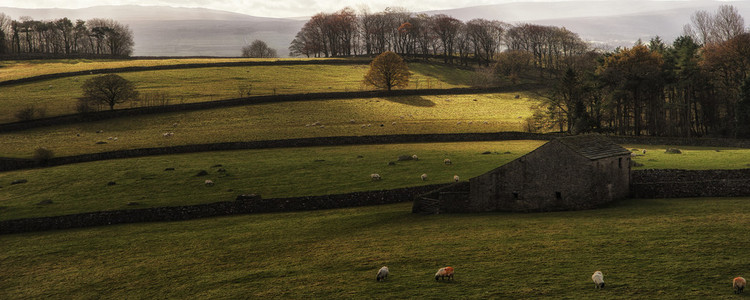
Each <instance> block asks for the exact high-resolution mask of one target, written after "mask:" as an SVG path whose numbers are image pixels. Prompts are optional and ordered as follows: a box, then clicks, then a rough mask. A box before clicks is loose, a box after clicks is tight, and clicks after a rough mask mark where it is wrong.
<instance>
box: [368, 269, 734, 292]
mask: <svg viewBox="0 0 750 300" xmlns="http://www.w3.org/2000/svg"><path fill="white" fill-rule="evenodd" d="M453 272H454V270H453V267H444V268H440V269H439V270H438V271H437V273H435V280H436V281H439V280H440V279H443V280H445V279H453ZM389 274H390V270H388V267H387V266H383V267H382V268H380V270H378V274H377V276H376V277H375V280H376V281H381V280H385V279H386V278H388V275H389ZM591 280H592V281H594V288H596V289H603V288H604V274H602V271H596V272H594V275H591ZM746 283H747V282H746V281H745V278H742V277H735V278H734V280H732V288H733V289H734V293H735V294H739V293H742V291H743V290H744V289H745V284H746Z"/></svg>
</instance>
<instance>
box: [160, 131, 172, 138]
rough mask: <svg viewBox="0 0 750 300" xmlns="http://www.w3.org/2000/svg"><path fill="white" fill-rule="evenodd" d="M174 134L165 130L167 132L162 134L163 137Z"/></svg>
mask: <svg viewBox="0 0 750 300" xmlns="http://www.w3.org/2000/svg"><path fill="white" fill-rule="evenodd" d="M173 135H174V132H165V133H162V134H161V136H163V137H165V138H168V137H171V136H173Z"/></svg>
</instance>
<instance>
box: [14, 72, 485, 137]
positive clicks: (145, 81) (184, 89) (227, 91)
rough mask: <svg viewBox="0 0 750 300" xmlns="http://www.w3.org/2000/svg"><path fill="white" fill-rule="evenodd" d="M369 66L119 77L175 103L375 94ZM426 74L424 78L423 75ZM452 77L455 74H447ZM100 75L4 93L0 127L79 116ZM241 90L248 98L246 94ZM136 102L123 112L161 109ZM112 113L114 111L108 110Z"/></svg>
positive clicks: (461, 75) (464, 78) (424, 83)
mask: <svg viewBox="0 0 750 300" xmlns="http://www.w3.org/2000/svg"><path fill="white" fill-rule="evenodd" d="M412 66H413V67H412V69H413V70H412V71H413V73H414V75H413V77H412V80H411V83H410V86H409V87H408V88H410V89H427V88H439V89H444V88H445V89H447V88H455V87H467V86H468V85H469V84H470V74H471V72H470V71H465V70H457V69H454V68H451V67H446V66H440V65H423V64H420V63H414V64H412ZM368 68H369V66H367V65H293V66H251V67H215V68H195V69H180V70H157V71H142V72H127V73H121V74H119V75H120V76H122V77H123V78H125V79H127V80H130V81H132V82H133V83H134V84H135V85H136V88H137V90H138V91H139V92H140V93H142V94H143V95H146V94H148V93H150V92H162V93H166V94H167V95H168V99H169V103H166V104H178V103H192V102H205V101H214V100H221V99H230V98H240V97H246V96H248V94H249V95H250V96H260V95H275V94H298V93H313V92H347V91H349V92H351V91H362V90H371V89H372V88H371V87H367V86H364V85H363V84H362V78H363V77H364V74H365V72H366V71H367V69H368ZM422 72H424V73H422ZM448 73H451V75H447V74H448ZM92 76H96V75H88V76H76V77H65V78H58V79H50V80H44V81H39V82H32V83H27V84H18V85H12V86H4V87H1V88H0V91H1V92H0V105H2V106H3V107H4V109H3V110H2V112H0V123H8V122H13V121H17V118H16V117H15V113H16V112H17V111H19V110H21V109H24V108H26V107H29V106H32V105H33V106H34V107H36V108H37V109H43V110H44V111H45V115H46V116H48V117H50V116H57V115H64V114H73V113H76V110H75V105H76V102H77V100H76V99H78V98H79V97H81V96H82V93H81V85H82V84H83V82H84V81H86V79H88V78H91V77H92ZM240 88H242V89H243V90H244V91H245V93H244V94H243V95H241V94H240ZM157 104H159V105H160V104H164V103H152V102H149V103H145V102H143V101H132V102H128V103H124V104H119V105H117V106H115V109H118V108H128V107H138V106H148V105H157ZM102 109H109V107H102Z"/></svg>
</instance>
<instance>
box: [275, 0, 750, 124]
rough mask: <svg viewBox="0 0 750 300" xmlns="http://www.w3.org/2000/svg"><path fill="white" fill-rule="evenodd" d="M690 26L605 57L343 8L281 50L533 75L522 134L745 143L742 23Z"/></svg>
mask: <svg viewBox="0 0 750 300" xmlns="http://www.w3.org/2000/svg"><path fill="white" fill-rule="evenodd" d="M690 20H691V22H690V24H686V25H685V27H684V28H683V34H682V35H681V36H680V37H678V38H677V39H675V40H674V41H673V42H672V43H671V44H670V43H667V42H665V41H662V40H661V39H660V38H659V37H658V36H657V37H654V38H652V39H651V40H650V41H649V42H647V43H644V42H641V41H638V43H636V44H635V45H634V46H632V47H630V48H627V47H624V48H616V49H614V50H610V51H604V50H601V49H595V48H593V47H592V46H591V45H590V44H589V43H587V42H585V41H583V40H582V39H581V38H580V37H579V36H578V35H577V34H576V33H574V32H571V31H569V30H567V29H565V28H563V27H556V26H544V25H536V24H529V23H521V24H515V25H510V24H507V23H504V22H501V21H496V20H486V19H473V20H470V21H468V22H462V21H460V20H458V19H455V18H453V17H450V16H447V15H441V14H438V15H425V14H415V13H411V12H408V11H406V10H404V9H391V8H389V9H386V10H385V11H383V12H378V13H370V12H368V11H367V10H362V11H360V12H359V13H356V12H355V11H354V10H353V9H351V8H345V9H342V10H340V11H337V12H335V13H330V14H327V13H319V14H316V15H314V16H313V17H311V18H310V20H309V21H308V22H307V23H306V24H305V25H304V26H303V28H302V29H301V30H300V31H299V32H298V33H297V35H296V37H295V39H294V40H293V41H292V43H291V45H290V47H289V50H290V55H292V56H308V57H330V56H351V55H368V56H369V55H377V54H380V53H382V52H386V51H393V52H396V53H398V54H400V55H401V56H404V57H406V58H428V57H432V58H439V59H441V60H443V61H444V62H446V63H458V64H462V65H469V64H472V65H475V66H477V67H480V68H478V70H487V69H489V70H491V73H492V74H493V75H492V76H494V77H495V78H496V79H502V80H505V81H510V82H513V83H516V82H519V81H521V80H529V78H532V77H533V79H534V80H538V81H540V82H542V83H544V84H545V85H546V86H547V88H546V89H543V90H542V91H541V92H538V95H539V96H540V98H542V99H544V100H543V101H542V103H541V104H540V105H538V106H537V107H536V108H535V112H534V116H533V117H531V118H529V119H527V122H528V123H527V128H528V130H529V131H541V130H550V129H553V130H556V131H562V132H571V133H578V132H589V131H598V132H613V133H618V134H622V135H655V136H684V137H692V136H707V135H708V136H725V137H750V79H748V77H749V76H750V33H748V32H747V29H746V28H745V25H744V19H743V18H742V16H741V15H740V14H739V13H738V11H737V9H736V8H735V7H734V6H731V5H722V6H720V7H719V8H718V9H717V10H716V11H715V12H707V11H697V12H695V13H694V14H693V15H692V16H691V18H690ZM488 67H489V68H488ZM530 76H531V77H530Z"/></svg>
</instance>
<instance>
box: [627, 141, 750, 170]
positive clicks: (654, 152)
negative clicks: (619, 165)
mask: <svg viewBox="0 0 750 300" xmlns="http://www.w3.org/2000/svg"><path fill="white" fill-rule="evenodd" d="M667 148H679V149H680V150H681V151H682V154H667V153H665V151H666V149H667ZM628 149H639V150H642V149H646V154H645V155H642V154H641V151H635V152H636V153H637V154H638V156H636V157H634V158H633V161H635V162H638V163H641V164H643V166H641V167H636V168H634V169H635V170H638V169H691V170H708V169H743V168H750V150H749V149H737V148H709V147H684V146H678V147H675V146H664V145H649V146H645V145H631V146H629V148H628Z"/></svg>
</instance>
